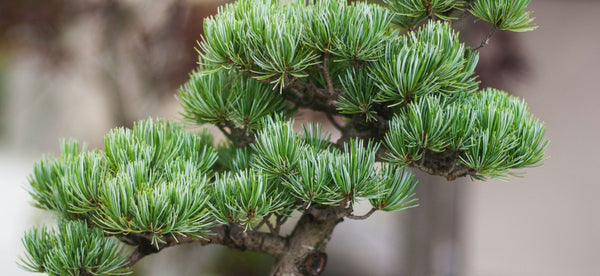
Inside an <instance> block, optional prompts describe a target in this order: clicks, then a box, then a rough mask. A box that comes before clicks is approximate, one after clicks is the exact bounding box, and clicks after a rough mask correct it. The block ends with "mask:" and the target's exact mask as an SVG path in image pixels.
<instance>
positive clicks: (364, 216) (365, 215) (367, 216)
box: [346, 208, 377, 220]
mask: <svg viewBox="0 0 600 276" xmlns="http://www.w3.org/2000/svg"><path fill="white" fill-rule="evenodd" d="M375 211H377V209H375V208H371V210H369V212H367V213H366V214H364V215H362V216H356V215H353V214H347V215H346V217H347V218H351V219H356V220H363V219H367V218H369V217H370V216H371V215H372V214H373V213H375Z"/></svg>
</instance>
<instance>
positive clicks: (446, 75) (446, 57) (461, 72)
mask: <svg viewBox="0 0 600 276" xmlns="http://www.w3.org/2000/svg"><path fill="white" fill-rule="evenodd" d="M406 37H407V38H405V39H402V40H401V41H391V42H390V43H389V44H388V46H387V48H386V51H385V55H383V56H382V57H381V58H380V59H379V61H378V62H376V63H374V64H373V65H372V67H371V68H370V72H371V73H370V75H369V76H370V77H371V78H372V79H373V80H374V81H375V84H376V85H377V87H378V88H379V89H380V91H381V94H380V96H379V100H380V101H383V102H390V101H391V102H392V103H391V104H390V105H391V106H394V105H399V104H405V103H408V102H411V101H413V100H415V99H419V98H421V97H424V96H426V95H430V94H442V95H444V96H447V97H452V96H454V95H460V96H463V95H466V94H469V93H472V92H474V91H475V90H477V87H478V82H477V81H476V80H475V78H474V77H473V71H474V69H475V65H476V63H477V55H476V54H474V53H473V52H471V51H468V50H466V48H465V47H464V45H463V44H462V43H459V41H458V35H457V34H456V33H455V32H454V31H453V30H452V28H451V27H450V25H448V24H447V23H444V24H441V23H430V24H428V25H426V26H424V27H422V28H420V29H419V30H417V31H414V32H409V33H408V34H407V36H406ZM399 44H400V45H404V46H401V47H399V46H398V45H399Z"/></svg>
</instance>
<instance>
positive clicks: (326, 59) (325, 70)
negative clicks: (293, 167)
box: [321, 54, 335, 96]
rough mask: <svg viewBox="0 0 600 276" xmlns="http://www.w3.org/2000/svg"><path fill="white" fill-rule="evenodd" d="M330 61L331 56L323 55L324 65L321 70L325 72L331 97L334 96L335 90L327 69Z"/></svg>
mask: <svg viewBox="0 0 600 276" xmlns="http://www.w3.org/2000/svg"><path fill="white" fill-rule="evenodd" d="M328 61H329V54H323V64H322V65H321V70H322V71H323V76H324V77H325V82H327V91H328V92H329V96H334V95H335V91H334V89H333V80H332V79H331V76H330V75H329V69H328V68H327V63H328Z"/></svg>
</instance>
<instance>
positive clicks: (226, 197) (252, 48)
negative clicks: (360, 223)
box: [21, 0, 548, 275]
mask: <svg viewBox="0 0 600 276" xmlns="http://www.w3.org/2000/svg"><path fill="white" fill-rule="evenodd" d="M529 2H530V1H529V0H476V1H452V0H427V1H425V0H386V4H387V7H381V6H377V5H370V4H365V3H353V4H347V3H346V2H345V1H342V0H318V1H306V3H305V1H297V0H292V1H276V0H239V1H237V2H236V3H234V4H228V5H226V6H224V7H221V8H220V9H219V12H218V14H217V15H215V16H214V17H210V18H208V19H206V20H205V22H204V27H205V34H204V37H203V39H202V40H201V41H200V42H199V46H198V52H199V64H200V65H199V68H198V69H197V70H196V71H195V72H193V73H192V74H191V76H190V80H189V81H188V82H187V83H186V84H185V85H183V86H182V87H181V89H180V90H179V93H178V99H179V102H180V104H181V106H182V107H183V112H182V114H183V116H184V118H185V122H188V123H193V124H199V125H202V124H212V125H215V126H217V127H218V128H219V129H220V130H221V131H222V132H223V133H224V134H225V136H226V137H227V141H225V142H221V143H220V144H218V146H215V144H214V141H213V138H212V137H211V135H210V134H209V133H208V132H206V131H202V132H192V131H188V130H186V128H185V126H184V125H183V124H180V123H176V122H172V121H167V120H161V119H147V120H143V121H140V122H137V123H136V124H135V125H134V126H133V128H132V129H126V128H115V129H113V130H111V131H110V132H109V133H108V134H107V135H106V136H105V138H104V150H89V149H87V147H86V146H85V145H82V144H80V143H79V142H77V141H74V140H70V141H63V142H62V147H61V154H60V156H57V157H52V156H47V157H44V158H43V159H42V160H40V161H38V162H37V163H35V165H34V167H33V173H32V174H31V176H30V178H29V183H30V186H31V187H30V193H31V196H32V197H33V199H34V201H35V204H36V206H37V207H39V208H42V209H47V210H51V211H52V212H53V213H54V214H55V215H56V216H57V217H58V227H56V228H55V229H50V228H46V227H41V228H34V229H32V230H30V231H29V232H27V233H26V234H25V236H24V238H23V243H24V245H25V248H26V254H25V255H24V256H23V257H22V259H21V265H22V266H23V267H24V268H25V269H28V270H30V271H35V272H43V273H47V274H48V275H126V274H129V273H130V272H131V267H132V266H133V265H134V264H135V263H136V262H137V261H138V260H139V259H141V258H142V257H144V256H146V255H149V254H154V253H157V252H159V251H161V250H162V249H164V248H167V247H171V246H175V245H178V244H181V243H199V244H201V245H207V244H221V245H225V246H227V247H229V248H232V249H237V250H251V251H256V252H261V253H265V254H268V255H271V256H273V257H274V258H275V260H276V264H275V267H274V268H273V270H272V271H273V272H272V273H273V275H317V274H319V273H320V272H321V271H323V269H324V267H325V264H326V260H327V255H326V250H325V249H326V246H327V242H328V241H329V240H330V238H331V234H332V232H333V230H334V228H335V226H336V225H337V224H338V223H340V222H342V221H343V219H344V218H348V219H366V218H367V217H368V216H370V215H371V214H372V213H374V212H375V211H386V212H390V211H398V210H404V209H408V208H412V207H415V206H416V201H417V199H416V198H415V193H414V191H415V187H416V185H417V181H416V180H415V177H414V175H413V174H412V171H411V169H412V168H416V169H420V170H422V171H425V172H427V173H430V174H434V175H440V176H442V177H445V178H447V179H448V180H454V179H456V178H457V177H464V176H469V177H471V178H474V179H479V180H484V179H486V178H506V177H507V176H509V175H514V174H515V169H520V168H526V167H532V166H537V165H540V164H541V162H542V161H543V159H544V150H545V148H546V146H547V144H548V141H547V139H546V138H545V137H544V125H543V124H542V123H541V122H540V121H539V120H538V119H536V118H534V117H533V116H532V115H531V114H530V113H529V111H528V109H527V106H526V104H525V102H524V101H523V100H521V99H519V98H516V97H513V96H509V95H508V94H507V93H505V92H503V91H499V90H497V89H494V88H484V89H481V88H480V87H479V82H478V80H477V76H476V75H475V74H474V69H475V67H476V66H477V61H478V52H477V49H479V48H480V47H483V46H485V44H487V42H488V40H489V39H490V37H491V36H492V35H493V34H494V33H495V32H496V31H500V30H502V31H514V32H525V31H531V30H533V29H535V28H536V26H535V25H533V23H532V21H533V18H531V12H528V11H526V8H527V5H528V4H529ZM469 13H470V14H472V15H474V16H475V17H477V18H478V19H480V20H483V21H486V22H489V23H490V26H491V31H490V33H489V35H488V36H486V37H485V38H484V39H483V41H482V43H481V45H479V46H478V47H473V48H471V47H468V46H466V45H465V44H463V43H461V42H460V41H459V39H458V33H457V31H456V30H455V29H454V27H453V24H452V23H454V22H456V21H458V20H460V19H461V18H463V17H464V16H465V15H467V14H469ZM301 108H305V109H311V110H315V111H319V112H322V113H324V115H326V116H327V117H328V118H329V119H330V120H331V122H332V123H333V125H335V126H336V127H337V128H338V130H339V131H340V133H341V138H340V139H339V140H337V141H332V139H331V136H330V135H329V134H326V133H324V132H323V131H322V130H321V127H320V126H319V125H318V124H312V123H308V124H305V125H303V126H301V127H299V126H296V125H295V123H294V120H293V118H294V116H296V115H297V114H298V110H299V109H301ZM334 116H335V117H338V119H339V118H340V117H343V119H344V123H343V124H340V123H338V122H337V121H336V120H335V119H334ZM295 127H296V128H295ZM360 200H368V201H369V202H370V203H371V205H372V209H371V210H370V211H369V212H368V213H367V214H364V215H358V214H355V213H354V211H353V206H354V204H355V203H356V202H358V201H360ZM293 217H299V219H291V220H290V221H293V223H295V226H293V230H292V231H291V233H289V234H285V235H284V234H283V233H281V232H280V229H281V226H282V225H283V224H284V223H286V221H288V219H289V218H293Z"/></svg>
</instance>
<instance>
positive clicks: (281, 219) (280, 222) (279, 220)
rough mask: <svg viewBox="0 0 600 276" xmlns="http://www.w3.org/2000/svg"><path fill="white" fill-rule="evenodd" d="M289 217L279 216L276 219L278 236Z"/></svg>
mask: <svg viewBox="0 0 600 276" xmlns="http://www.w3.org/2000/svg"><path fill="white" fill-rule="evenodd" d="M287 219H288V218H287V217H286V216H282V215H277V216H276V219H275V232H277V234H279V231H280V229H281V225H283V224H284V223H285V222H286V221H287Z"/></svg>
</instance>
